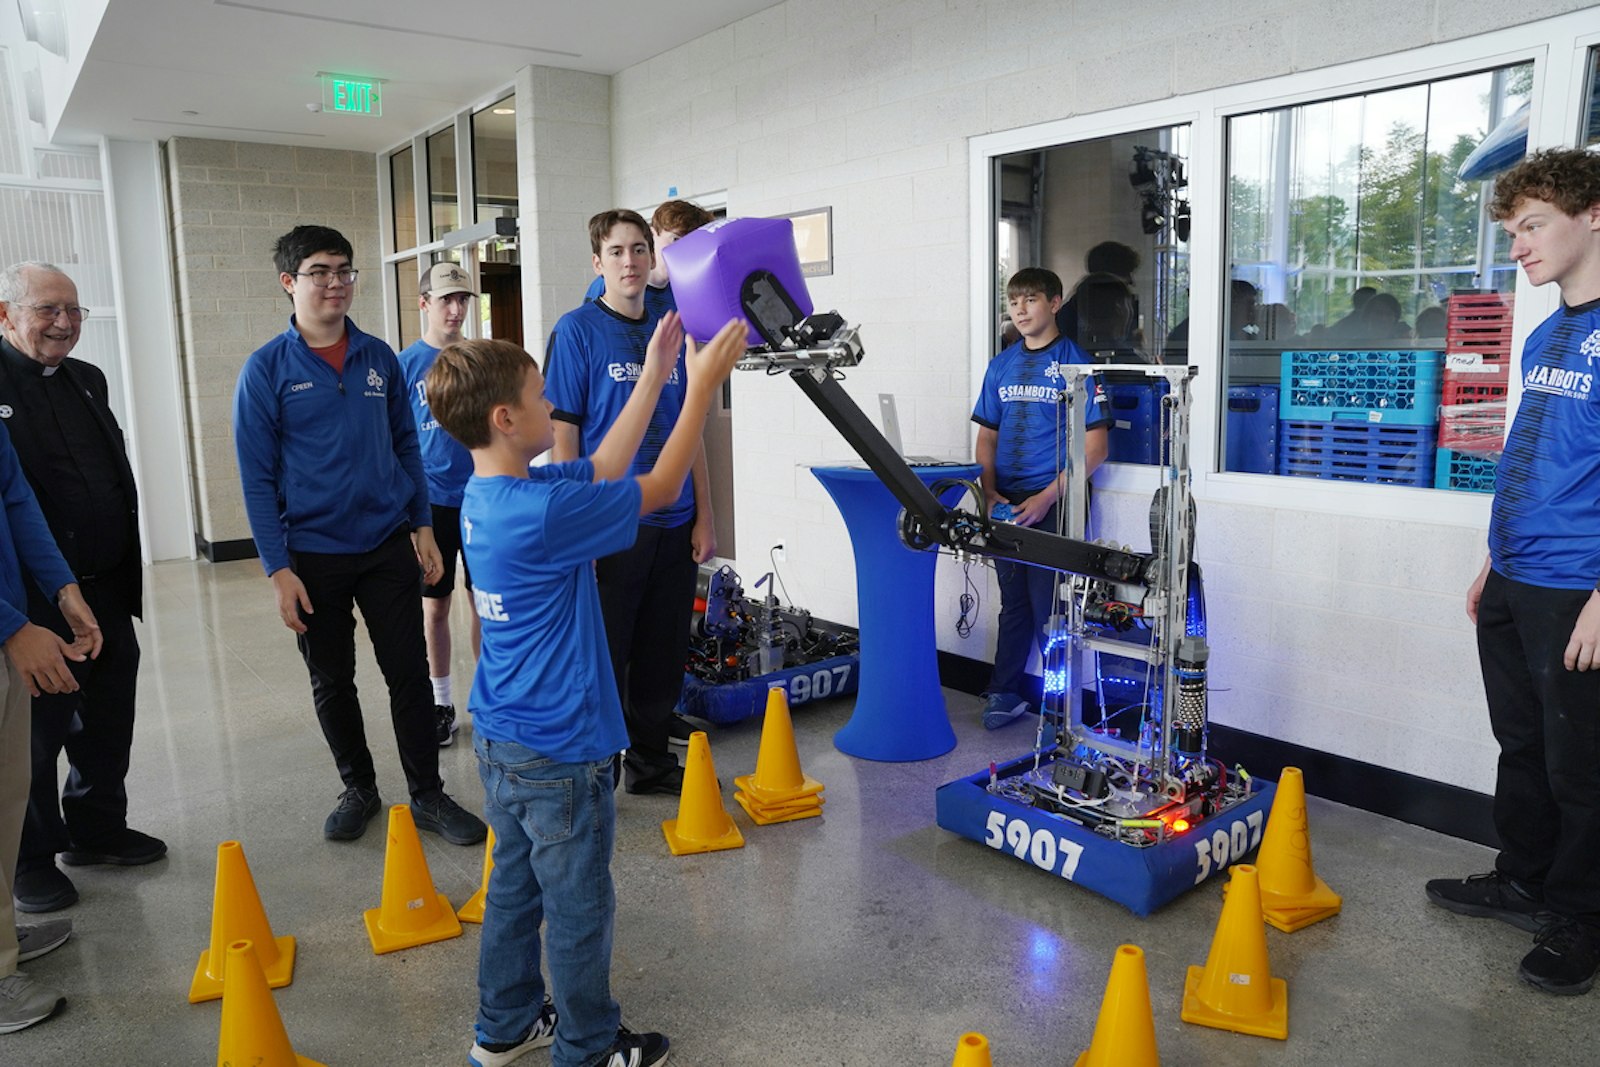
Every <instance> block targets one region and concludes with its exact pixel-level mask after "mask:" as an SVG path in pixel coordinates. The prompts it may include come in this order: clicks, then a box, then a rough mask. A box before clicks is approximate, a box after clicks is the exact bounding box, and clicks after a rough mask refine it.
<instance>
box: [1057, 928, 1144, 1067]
mask: <svg viewBox="0 0 1600 1067" xmlns="http://www.w3.org/2000/svg"><path fill="white" fill-rule="evenodd" d="M1160 1063H1161V1056H1160V1054H1158V1053H1157V1052H1156V1020H1155V1017H1154V1016H1153V1015H1151V1014H1150V978H1149V976H1148V975H1147V974H1146V973H1145V967H1144V949H1142V948H1140V947H1139V946H1138V945H1122V946H1119V947H1118V949H1117V954H1116V955H1115V956H1113V957H1112V958H1111V977H1110V978H1109V979H1107V981H1106V995H1105V999H1104V1000H1102V1001H1101V1002H1100V1017H1099V1018H1098V1019H1097V1020H1096V1021H1095V1024H1094V1040H1092V1041H1091V1042H1089V1051H1087V1052H1085V1053H1084V1054H1083V1055H1081V1056H1079V1057H1078V1062H1077V1064H1076V1065H1075V1067H1160Z"/></svg>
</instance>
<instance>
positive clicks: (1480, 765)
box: [612, 0, 1590, 789]
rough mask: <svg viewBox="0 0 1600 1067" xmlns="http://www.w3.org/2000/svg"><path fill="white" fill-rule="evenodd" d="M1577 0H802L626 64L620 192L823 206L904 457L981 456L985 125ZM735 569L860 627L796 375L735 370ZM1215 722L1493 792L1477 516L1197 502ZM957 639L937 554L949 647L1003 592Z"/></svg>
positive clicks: (1125, 534) (1124, 505)
mask: <svg viewBox="0 0 1600 1067" xmlns="http://www.w3.org/2000/svg"><path fill="white" fill-rule="evenodd" d="M1588 6H1590V5H1588V4H1585V3H1576V2H1571V0H1533V2H1531V3H1527V4H1521V5H1515V6H1507V5H1504V4H1489V3H1484V2H1481V0H1420V2H1418V3H1414V4H1406V5H1398V6H1397V5H1394V4H1392V3H1383V2H1380V0H1352V2H1351V3H1348V4H1345V5H1343V6H1341V8H1340V9H1339V11H1338V13H1337V17H1333V18H1330V17H1329V13H1328V10H1327V8H1326V6H1325V5H1319V4H1316V3H1313V2H1310V0H1279V2H1271V3H1260V4H1248V5H1240V4H1229V3H1222V2H1198V3H1184V4H1154V3H1141V4H1134V5H1120V6H1117V5H1111V6H1108V5H1104V4H1098V3H1085V2H1082V0H1079V2H1076V3H1068V2H1063V0H1022V2H1018V0H903V2H882V0H865V2H862V0H787V2H785V3H781V4H778V5H776V6H774V7H771V8H768V9H767V10H765V11H762V12H760V13H758V14H755V15H752V16H750V17H748V18H745V19H742V20H740V21H739V22H736V23H734V24H733V25H730V26H727V27H724V28H723V29H720V30H717V31H715V32H713V33H710V34H707V35H706V36H704V37H701V38H699V39H697V40H695V41H692V42H690V43H689V44H686V45H684V46H682V47H680V48H676V49H673V50H671V51H668V52H664V53H662V54H661V55H658V56H656V57H654V58H652V59H650V60H648V61H647V62H644V63H641V64H638V65H636V66H634V67H630V68H628V69H627V70H624V71H622V72H620V73H619V74H617V75H616V76H615V77H614V78H613V81H612V120H613V130H612V165H613V170H614V173H615V182H616V192H617V197H616V198H617V200H618V201H619V202H621V203H650V202H653V201H655V200H659V199H661V198H662V197H663V196H664V195H665V194H666V189H667V187H668V186H677V187H678V188H679V189H680V190H682V191H683V192H684V193H687V194H693V193H696V192H704V191H710V190H721V189H726V190H727V191H728V204H729V212H730V214H734V215H760V214H774V213H781V212H794V211H801V210H805V209H809V208H815V207H822V206H829V205H831V206H832V208H833V227H834V273H833V275H832V276H831V277H826V278H817V279H812V280H811V284H810V288H811V293H812V295H813V297H814V298H815V300H816V302H817V304H818V305H819V306H822V307H834V308H838V309H840V310H841V311H842V312H844V313H845V314H846V315H847V316H848V317H849V318H850V319H851V320H852V321H856V322H860V323H862V324H863V336H864V338H865V341H866V343H867V346H868V349H869V359H868V361H867V363H866V364H865V365H864V366H862V367H860V368H858V369H856V370H853V371H851V372H850V375H849V380H848V382H847V383H846V388H847V389H848V390H849V392H850V393H851V394H852V395H853V396H854V397H855V398H856V399H857V401H858V402H859V403H860V404H861V406H862V407H863V408H864V409H865V410H867V411H869V412H871V411H875V409H876V406H877V405H876V399H875V394H877V393H879V392H892V393H895V394H896V395H897V396H898V398H899V407H900V416H901V424H902V430H903V433H904V436H905V439H906V445H907V448H908V450H910V451H915V452H925V453H930V454H934V455H947V456H960V455H965V454H966V452H967V449H968V444H967V441H968V438H967V434H968V429H967V426H968V421H967V420H968V414H969V412H970V410H971V398H970V396H969V395H968V369H969V367H970V365H971V360H972V358H973V354H972V353H970V352H968V351H967V349H968V338H969V336H970V334H969V329H968V314H967V309H968V300H969V294H970V292H971V287H972V286H973V285H974V284H977V282H976V281H975V280H974V279H973V278H971V277H970V271H969V267H968V257H969V248H968V226H969V219H968V213H969V210H970V209H969V200H968V188H967V166H968V156H967V140H968V138H969V137H972V136H975V135H980V134H985V133H989V132H993V131H998V130H1004V129H1011V128H1015V127H1019V126H1025V125H1029V124H1032V123H1037V122H1042V121H1047V120H1052V119H1059V118H1064V117H1068V116H1072V115H1080V114H1087V113H1092V112H1097V111H1101V110H1105V109H1108V108H1114V107H1121V106H1125V105H1129V104H1134V103H1138V102H1141V101H1148V100H1157V99H1161V98H1163V97H1168V96H1172V95H1175V94H1180V93H1187V92H1194V91H1199V90H1202V89H1208V88H1212V87H1216V86H1222V85H1231V84H1237V83H1241V82H1247V81H1252V80H1255V79H1259V78H1266V77H1273V76H1278V75H1282V74H1287V73H1291V72H1294V71H1299V70H1307V69H1311V68H1316V67H1322V66H1328V65H1331V64H1336V63H1343V62H1347V61H1351V60H1356V59H1361V58H1365V57H1370V56H1376V55H1382V54H1387V53H1392V52H1398V51H1401V50H1405V49H1411V48H1417V47H1421V46H1424V45H1427V44H1430V43H1434V42H1439V41H1444V40H1452V39H1457V38H1462V37H1466V36H1470V35H1473V34H1478V33H1483V32H1485V31H1488V30H1493V29H1497V28H1501V27H1504V26H1508V25H1513V24H1518V23H1523V22H1528V21H1531V20H1533V19H1538V18H1543V17H1546V16H1549V15H1554V14H1560V13H1563V12H1567V11H1572V10H1577V9H1581V8H1585V7H1588ZM734 452H735V456H736V459H735V479H736V483H737V485H738V487H739V496H738V501H737V521H738V531H739V545H740V548H741V550H742V551H741V562H742V563H743V564H745V566H744V568H743V569H744V570H745V571H746V572H747V573H748V574H749V576H750V580H751V581H753V580H754V578H756V577H759V575H760V574H762V573H764V572H765V571H766V570H767V569H768V567H769V564H768V563H767V559H766V556H767V550H768V548H769V546H771V545H773V544H776V543H778V542H780V541H781V542H784V543H785V544H786V547H787V554H788V558H789V563H788V564H787V565H786V566H785V567H784V577H785V579H786V583H787V588H788V590H789V592H790V593H791V594H792V595H793V596H794V598H795V599H796V600H797V601H798V602H799V603H801V604H803V605H804V606H806V607H808V608H810V609H812V610H813V611H815V612H816V613H818V614H820V615H823V616H826V617H830V618H836V619H844V620H854V619H855V618H856V600H855V573H854V569H853V566H852V565H851V555H850V546H849V539H848V537H847V536H846V533H845V530H844V526H843V523H842V522H841V521H840V520H839V519H838V516H837V512H836V510H835V508H834V507H833V505H832V503H831V502H830V501H829V500H828V498H827V497H826V495H825V494H824V493H823V492H822V490H821V489H820V487H819V486H818V484H817V483H816V481H815V479H814V478H812V476H811V475H810V473H809V472H808V471H807V470H806V469H805V465H806V464H811V463H817V462H821V461H826V460H833V459H845V458H852V457H850V455H849V453H848V450H847V448H846V446H845V445H844V442H843V441H842V440H841V439H840V438H839V436H838V435H837V434H836V433H834V432H833V430H832V429H831V428H830V427H829V426H828V425H827V423H826V422H825V421H824V420H823V418H822V417H821V416H820V415H819V414H818V413H817V412H816V411H815V409H813V408H812V406H811V405H810V404H809V403H808V402H807V401H806V400H805V399H804V398H803V397H802V396H801V395H800V393H799V392H798V391H797V390H796V389H795V388H794V387H793V386H792V385H791V384H790V383H788V382H787V381H784V380H783V379H781V378H779V379H770V378H763V377H761V376H757V375H737V376H736V378H735V381H734ZM1100 507H1101V513H1102V517H1103V519H1104V520H1105V521H1104V522H1103V524H1102V528H1103V529H1104V530H1105V531H1106V532H1107V533H1109V534H1111V535H1112V536H1114V537H1115V538H1116V539H1117V540H1119V541H1128V542H1137V543H1148V540H1147V539H1148V534H1145V533H1142V532H1141V531H1143V530H1144V529H1145V519H1144V511H1145V508H1146V507H1147V501H1146V500H1144V499H1135V498H1133V497H1131V496H1130V497H1126V498H1125V499H1124V498H1123V494H1117V493H1105V494H1102V497H1101V504H1100ZM1200 516H1201V517H1200V537H1199V548H1198V553H1199V556H1200V559H1201V560H1202V562H1203V563H1205V564H1206V565H1207V568H1208V578H1209V581H1208V584H1207V591H1208V593H1209V595H1210V598H1211V604H1212V616H1213V619H1214V623H1213V626H1212V634H1213V639H1214V644H1215V646H1216V652H1215V654H1214V659H1213V664H1214V668H1213V672H1212V685H1213V687H1214V689H1216V690H1217V691H1215V692H1214V693H1213V698H1212V699H1213V702H1212V707H1213V712H1214V716H1215V718H1216V719H1217V720H1218V721H1221V722H1226V723H1230V724H1233V725H1237V726H1240V727H1242V728H1245V729H1249V730H1254V731H1258V732H1261V733H1264V734H1268V735H1271V736H1273V737H1277V738H1282V739H1284V740H1288V741H1293V742H1298V743H1301V744H1306V745H1311V746H1313V747H1316V748H1319V749H1323V750H1326V751H1330V752H1336V753H1340V754H1343V755H1347V756H1351V757H1354V758H1357V759H1362V760H1370V761H1372V762H1375V763H1380V764H1384V765H1387V766H1390V767H1395V768H1398V769H1401V770H1404V771H1408V772H1411V773H1415V774H1419V775H1424V776H1426V777H1429V778H1434V779H1438V780H1442V781H1448V782H1454V783H1458V784H1462V785H1466V786H1470V787H1474V788H1479V789H1483V788H1486V787H1487V785H1488V783H1490V782H1491V781H1492V780H1493V754H1494V749H1493V743H1492V740H1491V738H1490V736H1489V733H1488V728H1487V724H1486V722H1485V718H1484V712H1483V698H1482V694H1481V691H1480V689H1479V684H1478V674H1477V666H1476V657H1475V654H1474V651H1473V642H1472V636H1471V633H1470V631H1469V630H1468V628H1467V624H1466V620H1465V618H1464V616H1463V614H1462V612H1461V594H1462V591H1463V590H1464V589H1465V586H1466V584H1467V582H1468V581H1469V580H1470V579H1471V578H1472V576H1473V575H1474V574H1475V573H1476V571H1477V568H1478V566H1479V565H1480V564H1481V562H1482V559H1483V555H1482V541H1481V532H1480V531H1475V530H1469V529H1462V528H1456V527H1445V526H1439V525H1433V524H1428V523H1424V522H1389V521H1379V520H1373V519H1368V518H1363V517H1360V516H1359V515H1355V514H1346V515H1334V514H1312V513H1308V512H1302V511H1289V510H1283V509H1269V508H1252V507H1240V506H1236V505H1229V504H1222V503H1205V502H1202V504H1201V512H1200ZM973 576H974V580H975V581H976V582H977V584H978V585H979V587H980V588H981V589H982V590H983V593H984V601H985V603H984V607H983V609H982V620H983V623H984V625H982V626H980V628H979V629H978V630H977V632H976V633H975V634H974V635H973V637H972V638H971V639H967V640H963V639H961V638H959V637H958V636H956V634H955V628H954V620H955V618H956V614H957V612H956V607H955V603H956V599H957V597H958V596H959V593H960V591H961V588H962V581H961V577H962V576H961V572H960V569H959V568H958V567H955V566H951V565H949V564H948V562H947V561H941V564H940V583H939V588H938V593H937V598H936V610H937V612H938V616H939V620H940V638H939V640H940V646H941V647H942V648H944V649H947V650H951V651H954V652H958V653H961V654H964V655H967V656H971V657H973V658H977V659H986V658H988V657H989V656H990V655H991V654H992V648H993V632H992V621H993V616H994V608H995V603H996V599H997V598H996V596H995V592H994V587H993V584H992V582H989V581H988V580H987V572H985V571H983V570H982V569H981V568H974V570H973Z"/></svg>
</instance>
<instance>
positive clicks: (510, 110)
mask: <svg viewBox="0 0 1600 1067" xmlns="http://www.w3.org/2000/svg"><path fill="white" fill-rule="evenodd" d="M494 113H495V114H496V115H515V114H516V113H517V109H516V108H514V107H497V108H495V109H494Z"/></svg>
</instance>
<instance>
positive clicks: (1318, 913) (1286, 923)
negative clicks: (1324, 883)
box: [1261, 879, 1343, 934]
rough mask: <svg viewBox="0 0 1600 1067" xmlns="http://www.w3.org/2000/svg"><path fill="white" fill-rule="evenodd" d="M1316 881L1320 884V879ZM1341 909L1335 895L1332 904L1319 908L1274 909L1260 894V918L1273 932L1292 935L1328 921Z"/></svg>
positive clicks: (1265, 896)
mask: <svg viewBox="0 0 1600 1067" xmlns="http://www.w3.org/2000/svg"><path fill="white" fill-rule="evenodd" d="M1318 881H1319V882H1320V881H1321V879H1318ZM1324 888H1326V887H1324ZM1342 908H1343V902H1342V901H1341V900H1340V899H1339V897H1338V895H1337V894H1335V895H1334V898H1333V903H1332V904H1328V905H1323V906H1321V907H1292V908H1283V907H1276V906H1274V905H1272V904H1270V903H1268V897H1267V894H1265V893H1263V894H1261V917H1262V918H1263V919H1265V920H1266V921H1267V925H1268V926H1270V927H1272V928H1273V929H1275V930H1282V931H1283V932H1284V933H1286V934H1292V933H1294V932H1295V931H1296V930H1304V929H1305V928H1306V927H1308V926H1311V925H1312V924H1314V923H1319V922H1321V921H1322V920H1323V919H1330V918H1332V917H1333V916H1335V915H1337V914H1339V912H1340V910H1341V909H1342Z"/></svg>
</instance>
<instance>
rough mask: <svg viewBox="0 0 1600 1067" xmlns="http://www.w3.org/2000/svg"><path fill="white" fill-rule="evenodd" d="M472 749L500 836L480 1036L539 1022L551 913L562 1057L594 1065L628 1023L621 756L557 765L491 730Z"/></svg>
mask: <svg viewBox="0 0 1600 1067" xmlns="http://www.w3.org/2000/svg"><path fill="white" fill-rule="evenodd" d="M473 748H474V750H475V751H476V752H477V755H478V775H479V777H481V778H482V779H483V790H484V803H483V815H484V818H485V819H486V820H487V821H488V823H489V826H490V827H491V828H493V830H494V838H495V841H494V873H493V874H492V875H491V876H490V878H489V892H488V903H487V906H486V907H485V909H484V914H483V940H482V947H481V948H480V950H479V953H478V1022H477V1039H478V1042H479V1043H480V1044H482V1043H486V1042H516V1041H520V1040H522V1039H523V1038H525V1037H526V1036H527V1035H528V1032H529V1031H530V1030H532V1029H533V1025H534V1023H535V1022H536V1021H537V1020H538V1018H539V1009H540V1006H541V1005H542V1003H543V1001H544V994H545V989H544V979H543V978H542V977H540V974H539V925H540V923H541V922H544V923H545V924H546V925H547V929H546V931H545V952H546V955H547V956H548V959H549V966H550V983H551V985H552V986H554V989H553V990H552V991H551V997H552V999H554V1001H555V1005H556V1010H557V1011H558V1012H559V1013H560V1015H561V1021H560V1023H559V1025H558V1026H557V1027H556V1041H555V1045H554V1047H553V1048H552V1049H551V1050H550V1051H551V1063H552V1064H554V1065H555V1067H586V1065H588V1064H590V1063H592V1062H594V1061H595V1060H597V1059H599V1057H600V1056H601V1054H602V1053H604V1052H605V1051H606V1050H607V1049H609V1048H610V1047H611V1045H612V1043H613V1042H614V1041H615V1040H616V1037H617V1027H618V1025H619V1024H620V1023H621V1021H622V1013H621V1011H620V1010H619V1009H618V1007H617V1002H616V1001H615V1000H613V999H612V997H611V931H612V918H613V916H614V915H615V914H616V895H615V893H614V892H613V889H612V884H611V850H612V846H613V843H614V842H615V839H616V807H615V800H614V798H613V790H614V789H615V788H616V777H615V772H614V767H615V765H616V760H615V758H612V759H607V760H602V761H600V762H598V763H557V762H555V761H554V760H550V759H547V758H545V757H544V756H541V755H539V754H538V753H537V752H534V751H533V750H532V749H529V748H524V747H523V746H521V745H518V744H515V743H513V742H509V741H490V740H488V739H486V738H485V737H483V735H481V734H478V735H476V736H475V737H474V738H473Z"/></svg>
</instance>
